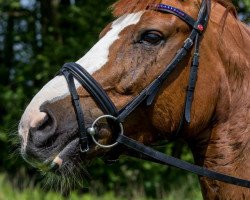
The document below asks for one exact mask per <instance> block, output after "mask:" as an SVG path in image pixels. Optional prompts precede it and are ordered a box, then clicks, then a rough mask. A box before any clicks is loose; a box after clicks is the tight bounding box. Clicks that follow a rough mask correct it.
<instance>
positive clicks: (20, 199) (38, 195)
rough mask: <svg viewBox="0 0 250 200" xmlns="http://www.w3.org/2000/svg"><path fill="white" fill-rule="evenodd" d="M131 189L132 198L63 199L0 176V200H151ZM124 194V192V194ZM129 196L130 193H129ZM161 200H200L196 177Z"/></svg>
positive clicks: (78, 196)
mask: <svg viewBox="0 0 250 200" xmlns="http://www.w3.org/2000/svg"><path fill="white" fill-rule="evenodd" d="M170 186H171V184H170ZM131 188H133V190H134V191H132V194H133V195H132V196H130V197H128V196H127V197H126V196H125V195H123V196H120V195H119V196H117V195H116V194H115V193H116V191H108V192H105V193H104V194H102V195H97V194H96V193H95V192H94V191H91V192H90V193H85V194H78V193H77V192H75V191H73V192H71V194H70V195H69V196H68V197H63V196H62V195H60V194H59V193H57V192H54V191H44V190H43V189H41V188H40V187H38V186H35V187H34V186H32V184H31V185H30V186H27V187H25V189H24V190H19V189H17V188H13V186H12V184H11V183H10V182H9V181H8V180H7V179H6V176H5V175H4V174H0V200H127V199H129V200H152V198H147V197H146V196H145V194H144V193H143V192H142V190H138V187H130V189H131ZM124 194H126V192H124ZM130 194H131V192H130ZM157 199H161V200H201V199H202V197H201V192H200V188H199V186H198V181H197V178H196V176H194V175H192V174H189V175H188V176H187V177H185V180H184V181H183V182H182V183H179V185H174V186H173V185H172V186H171V188H169V189H168V191H162V190H161V191H159V197H158V198H157Z"/></svg>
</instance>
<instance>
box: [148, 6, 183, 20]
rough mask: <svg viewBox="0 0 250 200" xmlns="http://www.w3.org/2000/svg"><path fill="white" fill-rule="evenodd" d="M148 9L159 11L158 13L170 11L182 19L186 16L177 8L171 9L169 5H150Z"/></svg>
mask: <svg viewBox="0 0 250 200" xmlns="http://www.w3.org/2000/svg"><path fill="white" fill-rule="evenodd" d="M148 9H152V10H159V11H171V12H174V13H176V14H177V15H181V16H182V17H185V15H186V13H184V12H183V11H181V10H179V9H178V8H175V7H172V6H169V5H165V4H153V5H150V6H149V7H148Z"/></svg>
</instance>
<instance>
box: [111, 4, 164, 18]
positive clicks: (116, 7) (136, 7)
mask: <svg viewBox="0 0 250 200" xmlns="http://www.w3.org/2000/svg"><path fill="white" fill-rule="evenodd" d="M161 1H162V0H119V1H118V2H116V3H115V4H113V5H112V6H111V9H112V10H113V15H114V16H116V17H118V16H121V15H124V14H127V13H132V12H138V11H141V10H145V9H146V8H147V7H148V6H149V5H151V4H158V3H161Z"/></svg>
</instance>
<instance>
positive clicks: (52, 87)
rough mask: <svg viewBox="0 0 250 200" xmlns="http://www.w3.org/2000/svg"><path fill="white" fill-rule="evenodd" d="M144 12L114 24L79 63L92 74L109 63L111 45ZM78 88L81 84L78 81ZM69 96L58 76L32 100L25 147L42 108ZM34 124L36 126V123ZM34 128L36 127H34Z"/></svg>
mask: <svg viewBox="0 0 250 200" xmlns="http://www.w3.org/2000/svg"><path fill="white" fill-rule="evenodd" d="M143 13H144V12H138V13H132V14H127V15H124V16H122V17H120V18H118V19H117V20H115V21H114V22H113V23H112V26H111V30H110V31H109V32H108V33H107V34H106V35H105V36H104V37H103V38H102V39H100V40H99V41H98V42H97V43H96V44H95V45H94V46H93V47H92V48H91V49H90V50H89V51H88V52H87V53H86V54H85V56H83V57H82V58H81V59H79V60H78V61H77V63H78V64H79V65H81V66H82V67H84V68H85V69H86V70H87V71H88V72H89V73H90V74H93V73H94V72H95V71H97V70H99V69H101V68H102V66H104V65H105V64H106V63H107V62H108V59H109V58H108V56H109V50H110V47H111V45H112V44H113V43H114V42H115V41H116V40H117V39H119V34H120V33H121V31H123V30H124V29H125V28H126V27H128V26H130V25H133V24H137V23H138V22H139V21H140V18H141V16H142V14H143ZM75 84H76V88H78V87H79V86H80V84H79V83H78V82H77V81H76V82H75ZM68 95H69V90H68V86H67V83H66V80H65V78H64V77H63V76H57V77H55V78H53V79H52V80H51V81H50V82H48V83H47V84H46V85H45V86H44V87H43V88H42V89H41V90H40V91H39V92H38V93H37V94H36V96H35V97H34V98H33V99H32V101H31V102H30V104H29V105H28V107H27V108H26V110H25V112H24V114H23V116H22V119H21V122H20V126H19V134H20V135H22V136H23V139H24V143H23V145H24V147H25V146H26V145H27V138H28V132H29V131H28V130H29V128H30V124H32V123H31V121H32V119H34V118H35V117H34V116H36V120H37V121H39V119H38V115H39V114H40V115H41V118H42V117H44V113H41V112H40V106H41V105H42V104H43V103H44V102H46V101H50V102H54V101H57V100H60V99H63V98H65V97H66V96H68ZM33 124H36V122H34V123H33ZM33 126H34V125H33Z"/></svg>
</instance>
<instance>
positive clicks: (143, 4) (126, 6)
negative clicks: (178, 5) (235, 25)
mask: <svg viewBox="0 0 250 200" xmlns="http://www.w3.org/2000/svg"><path fill="white" fill-rule="evenodd" d="M180 1H183V0H180ZM212 1H215V2H217V3H219V4H221V5H223V6H224V7H225V8H226V9H227V11H226V13H229V12H230V13H232V14H233V15H234V16H235V17H236V16H237V12H236V8H235V6H234V5H233V3H232V0H212ZM161 2H162V0H119V1H117V2H116V3H114V4H113V5H112V6H111V9H112V10H113V15H114V16H115V17H119V16H122V15H124V14H128V13H132V12H138V11H141V10H145V9H146V8H147V7H148V6H149V5H151V4H159V3H161Z"/></svg>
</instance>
